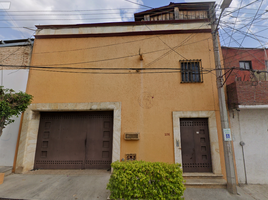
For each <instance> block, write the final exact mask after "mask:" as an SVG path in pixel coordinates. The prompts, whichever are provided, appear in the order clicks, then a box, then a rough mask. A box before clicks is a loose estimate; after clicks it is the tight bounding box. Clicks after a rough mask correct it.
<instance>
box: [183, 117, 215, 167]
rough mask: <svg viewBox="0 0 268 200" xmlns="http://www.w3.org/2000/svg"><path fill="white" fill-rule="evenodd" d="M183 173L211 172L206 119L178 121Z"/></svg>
mask: <svg viewBox="0 0 268 200" xmlns="http://www.w3.org/2000/svg"><path fill="white" fill-rule="evenodd" d="M180 131H181V148H182V167H183V172H212V164H211V153H210V141H209V132H208V119H207V118H195V119H194V118H185V119H180Z"/></svg>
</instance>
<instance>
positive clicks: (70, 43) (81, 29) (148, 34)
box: [15, 3, 225, 185]
mask: <svg viewBox="0 0 268 200" xmlns="http://www.w3.org/2000/svg"><path fill="white" fill-rule="evenodd" d="M213 5H214V3H179V4H174V3H171V4H170V5H168V6H165V7H161V8H157V9H153V10H149V11H145V12H142V13H136V14H135V19H136V21H135V22H117V23H101V24H80V25H44V26H37V28H38V31H37V34H36V36H35V38H36V39H35V45H34V49H33V56H32V62H31V65H32V67H31V70H30V77H29V81H28V86H27V92H28V93H29V94H32V95H33V96H34V101H33V104H32V105H31V106H30V107H29V108H28V110H27V111H26V112H25V115H24V119H23V122H22V130H21V137H20V144H19V150H18V157H17V162H16V165H15V168H16V172H17V173H24V172H26V171H28V170H31V169H40V168H45V169H61V168H66V169H72V168H76V169H86V168H102V169H107V168H109V165H110V163H111V162H113V161H116V160H145V161H161V162H167V163H181V164H182V168H183V171H184V173H185V175H187V173H189V174H188V176H195V174H196V173H195V172H200V173H206V175H207V176H210V177H216V178H219V177H220V178H222V179H223V180H224V178H225V163H224V154H223V146H222V132H221V125H220V113H219V105H218V95H217V87H216V78H215V75H214V74H213V73H209V71H210V70H212V71H213V69H214V68H215V64H214V63H215V62H214V54H213V43H212V35H211V25H210V19H209V15H208V12H209V8H210V6H213ZM204 176H205V175H204ZM223 185H224V184H223Z"/></svg>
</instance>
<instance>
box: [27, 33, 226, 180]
mask: <svg viewBox="0 0 268 200" xmlns="http://www.w3.org/2000/svg"><path fill="white" fill-rule="evenodd" d="M161 40H162V41H163V42H162V41H161ZM164 43H166V44H164ZM168 46H170V47H175V46H177V48H176V51H177V52H178V53H175V52H174V51H172V50H170V48H169V47H168ZM139 51H140V52H141V53H142V54H143V61H140V56H139ZM168 52H169V53H168ZM131 55H133V56H131ZM130 56H131V57H130ZM119 57H120V59H115V58H119ZM109 59H110V60H109ZM183 59H201V60H202V67H203V68H204V69H210V68H215V64H214V54H213V45H212V38H211V34H210V33H193V34H171V35H159V36H156V35H150V36H124V37H99V38H62V39H36V40H35V43H34V49H33V55H32V62H31V65H33V66H40V65H41V66H44V65H48V66H49V67H52V66H51V65H54V64H68V63H72V64H68V65H60V67H78V68H85V67H89V68H90V67H94V68H109V67H112V68H138V67H144V68H167V67H168V68H180V65H179V61H180V60H183ZM96 61H98V62H96ZM78 63H80V64H78ZM53 67H57V66H53ZM44 70H47V69H44ZM52 70H54V71H55V70H57V71H61V70H59V69H52ZM65 71H66V70H65ZM67 71H68V72H75V73H63V72H51V71H41V70H39V69H38V70H36V69H32V70H30V75H29V81H28V87H27V92H28V93H30V94H32V95H33V96H34V100H33V103H79V102H121V103H122V121H121V132H122V135H121V158H124V157H125V154H126V153H137V158H138V160H147V161H163V162H168V163H174V146H173V124H172V112H173V111H216V118H217V124H218V135H219V146H220V155H221V165H222V173H223V174H224V176H225V168H224V157H223V146H222V136H221V130H220V115H219V107H218V95H217V88H216V76H215V71H212V73H208V74H204V75H203V79H204V82H203V83H187V84H182V83H180V82H181V74H180V73H179V72H176V73H148V74H141V73H140V72H135V71H130V70H129V71H105V72H108V73H111V72H112V73H118V72H127V74H90V73H87V72H89V71H87V70H78V69H77V70H67ZM81 72H83V73H81ZM91 72H92V71H91ZM94 72H104V71H100V70H98V71H94ZM158 72H161V71H158ZM144 96H145V98H143V97H144ZM141 99H143V100H141ZM125 132H140V138H141V139H140V140H139V141H125V140H124V139H123V133H125ZM165 133H170V136H165Z"/></svg>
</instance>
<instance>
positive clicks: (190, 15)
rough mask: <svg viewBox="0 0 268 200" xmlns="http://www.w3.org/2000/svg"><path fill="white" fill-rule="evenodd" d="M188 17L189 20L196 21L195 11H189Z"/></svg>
mask: <svg viewBox="0 0 268 200" xmlns="http://www.w3.org/2000/svg"><path fill="white" fill-rule="evenodd" d="M188 15H189V16H188V19H195V11H189V12H188Z"/></svg>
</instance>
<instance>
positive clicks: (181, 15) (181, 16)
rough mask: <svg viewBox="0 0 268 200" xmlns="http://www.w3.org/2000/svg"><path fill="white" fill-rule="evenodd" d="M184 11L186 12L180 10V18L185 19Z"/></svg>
mask: <svg viewBox="0 0 268 200" xmlns="http://www.w3.org/2000/svg"><path fill="white" fill-rule="evenodd" d="M183 13H184V11H180V12H179V19H183Z"/></svg>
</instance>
